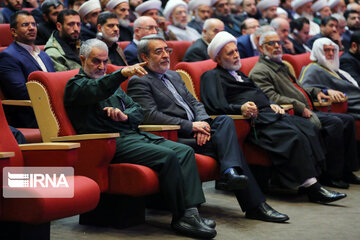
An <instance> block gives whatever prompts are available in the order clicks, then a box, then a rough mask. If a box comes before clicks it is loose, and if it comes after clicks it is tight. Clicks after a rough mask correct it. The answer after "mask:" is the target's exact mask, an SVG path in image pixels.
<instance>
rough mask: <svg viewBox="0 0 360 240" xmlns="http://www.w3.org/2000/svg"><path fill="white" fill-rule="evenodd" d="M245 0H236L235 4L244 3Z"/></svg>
mask: <svg viewBox="0 0 360 240" xmlns="http://www.w3.org/2000/svg"><path fill="white" fill-rule="evenodd" d="M242 2H243V0H235V5H236V6H240V5H241V4H242Z"/></svg>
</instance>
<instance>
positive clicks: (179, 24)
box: [174, 19, 187, 29]
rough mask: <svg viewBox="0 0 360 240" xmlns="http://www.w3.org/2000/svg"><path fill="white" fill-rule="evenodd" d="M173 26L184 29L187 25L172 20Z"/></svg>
mask: <svg viewBox="0 0 360 240" xmlns="http://www.w3.org/2000/svg"><path fill="white" fill-rule="evenodd" d="M174 26H177V27H179V28H182V29H186V26H187V23H181V22H178V21H177V20H175V19H174Z"/></svg>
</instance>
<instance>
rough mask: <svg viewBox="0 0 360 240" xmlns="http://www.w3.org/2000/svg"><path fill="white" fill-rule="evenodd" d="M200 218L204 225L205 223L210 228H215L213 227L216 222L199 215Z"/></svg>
mask: <svg viewBox="0 0 360 240" xmlns="http://www.w3.org/2000/svg"><path fill="white" fill-rule="evenodd" d="M201 220H202V221H203V223H205V225H207V226H208V227H211V228H215V227H216V222H215V220H211V219H208V218H204V217H201Z"/></svg>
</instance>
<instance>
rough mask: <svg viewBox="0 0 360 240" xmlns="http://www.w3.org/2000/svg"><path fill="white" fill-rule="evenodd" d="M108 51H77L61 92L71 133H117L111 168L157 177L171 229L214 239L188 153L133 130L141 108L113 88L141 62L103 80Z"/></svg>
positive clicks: (90, 46) (100, 47) (90, 45)
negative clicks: (134, 167)
mask: <svg viewBox="0 0 360 240" xmlns="http://www.w3.org/2000/svg"><path fill="white" fill-rule="evenodd" d="M107 54H108V48H107V46H106V44H105V43H104V42H102V41H100V40H98V39H90V40H88V41H86V42H84V43H83V44H82V46H81V49H80V58H81V64H82V68H81V69H80V71H79V74H77V75H76V76H75V77H73V78H72V79H70V80H69V81H68V82H67V84H66V87H65V92H64V106H65V109H66V111H67V114H68V116H69V118H70V121H71V123H72V124H73V126H74V129H75V130H76V132H77V133H79V134H82V133H97V132H119V133H120V136H121V137H118V138H116V153H115V155H114V158H113V160H112V163H133V164H140V165H143V166H147V167H149V168H151V169H153V170H154V171H156V172H157V173H158V178H159V190H160V194H161V196H162V198H163V199H164V200H165V202H166V205H168V207H169V209H170V211H171V212H172V213H173V218H172V222H171V227H172V228H173V229H174V230H175V231H176V232H179V233H182V234H184V235H188V236H191V237H194V238H213V237H215V236H216V230H215V229H214V228H215V222H214V221H212V220H209V219H204V218H202V217H200V215H199V212H198V209H197V206H198V205H200V204H202V203H204V202H205V197H204V193H203V191H202V188H201V182H200V179H199V174H198V170H197V166H196V161H195V155H194V151H193V149H191V148H190V147H188V146H185V145H183V144H179V143H176V142H173V141H169V140H166V139H164V138H162V137H159V136H156V135H153V134H151V133H146V132H142V131H140V130H139V129H138V126H139V124H140V123H141V122H142V120H143V113H142V109H141V107H140V105H139V104H137V103H135V102H134V101H133V100H132V99H131V98H130V97H129V96H128V95H126V93H125V92H124V91H123V90H122V89H121V88H120V87H119V86H120V84H121V83H122V82H124V81H126V80H127V79H128V77H131V76H132V75H134V74H137V75H140V76H143V75H145V74H147V72H146V70H145V69H143V68H142V66H144V65H145V64H146V63H143V64H141V65H140V64H137V65H134V66H129V67H125V68H122V69H120V70H118V71H115V72H113V73H111V74H108V75H105V73H106V69H107V62H108V55H107Z"/></svg>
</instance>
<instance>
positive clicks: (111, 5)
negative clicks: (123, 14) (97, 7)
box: [106, 0, 129, 10]
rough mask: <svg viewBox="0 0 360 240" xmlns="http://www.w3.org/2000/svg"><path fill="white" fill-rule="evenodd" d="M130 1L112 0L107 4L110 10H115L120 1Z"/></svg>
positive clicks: (123, 0) (122, 0)
mask: <svg viewBox="0 0 360 240" xmlns="http://www.w3.org/2000/svg"><path fill="white" fill-rule="evenodd" d="M123 2H126V3H129V1H128V0H110V1H109V2H108V3H107V4H106V8H107V9H108V10H113V9H114V8H116V6H117V5H119V4H120V3H123Z"/></svg>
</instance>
